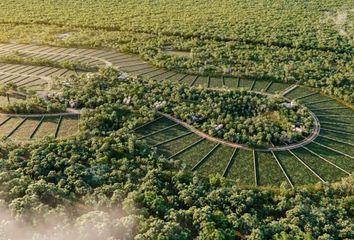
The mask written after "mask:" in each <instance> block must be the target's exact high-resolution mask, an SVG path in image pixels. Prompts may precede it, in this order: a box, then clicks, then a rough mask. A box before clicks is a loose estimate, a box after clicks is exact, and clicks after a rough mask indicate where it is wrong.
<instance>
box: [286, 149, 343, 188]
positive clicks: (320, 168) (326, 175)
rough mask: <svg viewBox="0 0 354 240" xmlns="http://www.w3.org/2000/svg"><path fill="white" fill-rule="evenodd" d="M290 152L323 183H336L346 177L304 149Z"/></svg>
mask: <svg viewBox="0 0 354 240" xmlns="http://www.w3.org/2000/svg"><path fill="white" fill-rule="evenodd" d="M292 151H293V153H294V154H296V155H297V156H298V157H299V158H300V159H302V160H303V161H304V162H305V163H306V164H307V165H309V166H310V167H311V168H312V169H313V170H314V171H315V172H316V173H317V174H318V175H319V176H321V177H322V178H323V179H324V180H325V181H338V180H339V179H341V178H342V177H345V176H347V174H346V173H345V172H343V171H342V170H340V169H338V168H336V167H335V166H333V165H332V164H330V163H329V162H327V161H325V160H323V159H321V158H319V157H318V156H316V155H314V154H313V153H311V152H309V151H308V150H306V149H304V148H298V149H295V150H292Z"/></svg>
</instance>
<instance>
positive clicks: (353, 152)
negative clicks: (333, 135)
mask: <svg viewBox="0 0 354 240" xmlns="http://www.w3.org/2000/svg"><path fill="white" fill-rule="evenodd" d="M315 142H316V143H319V144H316V145H317V146H318V148H320V146H321V145H323V146H326V147H327V148H328V149H333V150H332V151H337V153H340V154H341V155H342V157H343V158H344V156H345V155H349V156H351V157H352V158H353V161H350V162H352V163H353V164H354V148H353V147H350V146H348V145H346V144H343V143H339V142H336V141H333V140H330V139H324V138H322V139H316V140H315ZM311 144H313V143H311ZM323 146H322V147H323ZM339 157H340V156H339ZM340 158H341V157H340ZM350 162H347V165H350Z"/></svg>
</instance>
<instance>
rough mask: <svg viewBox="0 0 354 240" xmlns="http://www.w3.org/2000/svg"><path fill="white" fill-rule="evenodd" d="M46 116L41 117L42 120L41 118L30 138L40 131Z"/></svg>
mask: <svg viewBox="0 0 354 240" xmlns="http://www.w3.org/2000/svg"><path fill="white" fill-rule="evenodd" d="M44 118H45V117H44V116H43V117H42V118H41V120H39V122H38V124H37V126H36V127H35V128H34V129H33V132H32V133H31V135H30V137H29V139H33V137H34V135H36V133H37V132H38V129H39V128H40V127H41V126H42V123H43V121H44Z"/></svg>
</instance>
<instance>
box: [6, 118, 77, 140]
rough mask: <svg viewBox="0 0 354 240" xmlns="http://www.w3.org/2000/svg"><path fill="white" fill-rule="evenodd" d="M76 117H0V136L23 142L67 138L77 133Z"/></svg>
mask: <svg viewBox="0 0 354 240" xmlns="http://www.w3.org/2000/svg"><path fill="white" fill-rule="evenodd" d="M78 121H79V117H78V116H63V117H28V118H20V117H6V116H4V115H1V117H0V136H1V137H5V138H8V139H10V140H12V141H16V142H23V141H29V140H31V139H42V138H44V137H46V136H52V137H60V138H62V137H68V136H71V135H74V134H76V133H77V132H78V131H79V126H78Z"/></svg>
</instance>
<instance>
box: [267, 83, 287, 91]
mask: <svg viewBox="0 0 354 240" xmlns="http://www.w3.org/2000/svg"><path fill="white" fill-rule="evenodd" d="M290 86H291V84H287V83H277V82H273V83H272V84H271V85H270V87H269V88H268V90H267V92H269V93H281V92H282V91H284V90H285V89H286V88H288V87H290Z"/></svg>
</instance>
